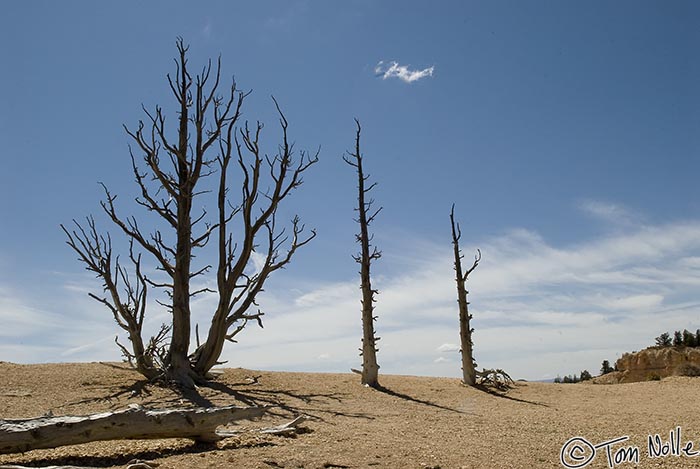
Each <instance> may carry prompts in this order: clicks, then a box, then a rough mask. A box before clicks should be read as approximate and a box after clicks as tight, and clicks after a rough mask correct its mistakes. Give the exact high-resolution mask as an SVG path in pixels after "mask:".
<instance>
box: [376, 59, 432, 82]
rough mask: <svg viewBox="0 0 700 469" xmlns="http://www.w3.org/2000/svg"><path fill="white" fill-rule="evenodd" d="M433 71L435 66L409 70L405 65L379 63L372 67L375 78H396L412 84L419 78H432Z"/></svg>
mask: <svg viewBox="0 0 700 469" xmlns="http://www.w3.org/2000/svg"><path fill="white" fill-rule="evenodd" d="M434 71H435V66H432V67H428V68H425V69H423V70H409V69H408V66H406V65H399V63H398V62H394V61H392V62H384V61H383V60H382V61H380V62H379V63H378V64H377V66H376V67H374V73H375V74H376V75H377V76H381V77H382V80H386V79H387V78H398V79H399V80H401V81H403V82H405V83H413V82H414V81H418V80H420V79H421V78H425V77H432V76H433V72H434Z"/></svg>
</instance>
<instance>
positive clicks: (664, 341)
mask: <svg viewBox="0 0 700 469" xmlns="http://www.w3.org/2000/svg"><path fill="white" fill-rule="evenodd" d="M655 340H656V346H657V347H670V346H671V344H672V343H673V341H672V340H671V335H670V334H669V333H668V332H664V333H663V334H661V335H660V336H658V337H657V338H656V339H655Z"/></svg>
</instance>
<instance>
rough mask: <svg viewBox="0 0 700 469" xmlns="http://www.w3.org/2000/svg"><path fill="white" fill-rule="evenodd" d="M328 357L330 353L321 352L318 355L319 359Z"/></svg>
mask: <svg viewBox="0 0 700 469" xmlns="http://www.w3.org/2000/svg"><path fill="white" fill-rule="evenodd" d="M329 358H331V354H330V353H322V354H321V355H319V356H318V359H319V360H328V359H329Z"/></svg>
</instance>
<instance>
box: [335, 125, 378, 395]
mask: <svg viewBox="0 0 700 469" xmlns="http://www.w3.org/2000/svg"><path fill="white" fill-rule="evenodd" d="M355 124H356V125H357V132H356V134H355V152H354V153H351V152H347V155H343V160H345V162H346V163H347V164H349V165H350V166H352V167H354V168H355V169H356V170H357V192H358V196H357V208H356V209H355V210H356V211H357V212H358V218H357V220H356V221H357V223H359V225H360V232H359V233H358V234H357V235H355V238H356V240H357V242H358V243H360V253H359V254H358V255H355V256H353V259H355V261H356V262H357V263H358V264H360V282H361V283H360V289H361V290H362V348H361V349H360V352H361V356H362V384H365V385H367V386H371V387H374V388H377V387H379V365H378V364H377V352H378V351H379V350H378V349H377V341H378V340H379V337H376V335H375V332H374V321H376V319H377V317H376V316H374V303H375V301H376V299H375V297H374V295H376V294H377V293H378V291H377V290H375V289H373V288H372V281H371V278H370V267H371V263H372V261H374V260H376V259H379V258H380V257H381V255H382V253H381V252H380V251H379V250H377V248H376V246H372V244H371V241H372V236H370V234H369V225H370V224H371V223H372V222H373V221H374V219H375V218H376V217H377V215H378V214H379V212H380V211H381V210H382V207H380V208H379V209H378V210H374V209H373V208H372V205H373V204H374V200H373V199H371V198H370V199H369V200H368V199H367V194H368V193H369V192H370V191H371V190H372V189H373V188H374V186H376V185H377V184H376V183H372V184H370V185H369V186H366V185H365V183H366V182H367V180H368V179H369V175H366V176H365V173H364V169H363V167H362V153H360V132H361V130H362V129H361V127H360V121H358V120H357V119H355Z"/></svg>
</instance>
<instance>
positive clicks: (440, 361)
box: [433, 357, 450, 363]
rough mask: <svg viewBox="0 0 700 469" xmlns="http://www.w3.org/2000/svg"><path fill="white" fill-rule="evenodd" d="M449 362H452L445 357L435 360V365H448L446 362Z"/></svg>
mask: <svg viewBox="0 0 700 469" xmlns="http://www.w3.org/2000/svg"><path fill="white" fill-rule="evenodd" d="M449 361H450V360H448V359H447V358H445V357H437V358H436V359H435V360H433V363H446V362H449Z"/></svg>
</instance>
